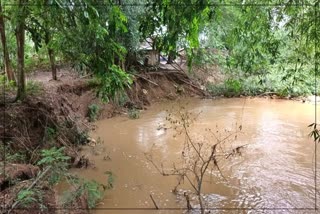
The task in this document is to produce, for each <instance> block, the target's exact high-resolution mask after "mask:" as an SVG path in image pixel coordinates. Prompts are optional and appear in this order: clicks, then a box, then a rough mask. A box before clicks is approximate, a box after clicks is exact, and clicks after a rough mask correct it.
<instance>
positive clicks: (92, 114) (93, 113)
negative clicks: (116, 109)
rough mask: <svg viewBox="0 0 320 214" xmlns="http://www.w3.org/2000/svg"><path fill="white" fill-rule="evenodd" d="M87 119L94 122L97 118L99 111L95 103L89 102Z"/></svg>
mask: <svg viewBox="0 0 320 214" xmlns="http://www.w3.org/2000/svg"><path fill="white" fill-rule="evenodd" d="M88 108H89V112H88V114H89V121H90V122H94V121H96V120H97V117H98V114H99V111H100V107H99V106H98V105H96V104H91V105H90V106H89V107H88Z"/></svg>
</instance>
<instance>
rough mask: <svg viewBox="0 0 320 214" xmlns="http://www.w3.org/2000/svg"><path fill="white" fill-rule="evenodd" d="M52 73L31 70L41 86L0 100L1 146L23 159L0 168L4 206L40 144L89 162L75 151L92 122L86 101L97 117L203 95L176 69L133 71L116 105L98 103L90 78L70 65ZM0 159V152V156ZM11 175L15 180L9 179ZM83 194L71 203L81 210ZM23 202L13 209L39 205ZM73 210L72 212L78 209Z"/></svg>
mask: <svg viewBox="0 0 320 214" xmlns="http://www.w3.org/2000/svg"><path fill="white" fill-rule="evenodd" d="M58 78H59V80H58V81H52V80H51V73H50V72H37V73H34V74H32V75H30V76H29V77H28V81H31V80H32V81H34V82H37V83H38V84H41V85H42V87H41V90H39V91H37V93H36V94H34V95H29V96H28V97H27V98H26V99H25V100H24V101H22V102H16V103H6V104H5V105H1V106H0V112H1V115H0V121H1V122H0V135H1V141H2V142H3V145H5V146H6V151H7V152H10V153H11V154H15V153H18V152H19V153H20V154H22V155H23V156H24V160H21V161H19V160H14V161H13V162H14V163H19V162H20V164H12V163H10V164H9V165H8V164H6V166H5V169H3V170H2V171H1V176H2V177H1V176H0V187H1V192H0V200H2V202H4V203H1V204H2V206H1V208H4V207H6V208H10V207H11V206H12V204H13V203H14V201H15V200H16V199H15V198H16V195H17V192H19V190H21V188H24V187H26V186H28V184H29V185H30V182H31V181H32V178H34V177H35V176H36V175H37V173H38V172H39V171H40V169H39V168H38V167H37V166H34V165H35V164H36V163H37V161H38V160H39V159H40V155H39V152H40V151H41V150H42V149H48V148H51V147H53V146H55V147H58V148H59V147H62V146H64V147H65V148H66V149H65V153H66V155H68V156H70V157H71V161H70V165H71V166H73V167H84V166H85V167H87V166H88V165H89V161H88V160H87V158H86V157H84V156H81V155H80V152H79V151H80V146H79V145H82V144H85V143H88V140H89V139H88V138H87V135H86V133H87V132H88V130H90V129H91V128H92V125H91V124H90V123H89V122H88V121H89V118H88V107H89V106H90V105H91V104H97V105H99V107H100V109H101V110H100V112H99V115H98V116H99V117H98V118H99V119H101V118H106V117H107V118H109V117H113V116H115V115H117V114H121V113H125V112H126V111H127V108H138V109H146V108H147V107H148V105H150V104H151V103H154V102H157V101H160V100H163V99H176V98H178V97H183V96H199V97H201V96H205V95H206V94H205V92H203V91H202V90H201V88H200V85H199V84H197V83H196V82H194V81H192V80H191V79H190V78H189V77H188V76H187V75H186V74H185V73H183V72H179V71H156V72H140V73H139V74H136V75H135V79H134V83H133V85H132V86H131V89H127V91H126V92H127V98H128V99H127V100H126V102H125V103H124V104H123V105H122V106H120V105H119V104H115V103H113V102H110V103H102V101H101V100H100V99H99V98H97V97H96V86H95V85H94V84H89V83H88V81H89V79H90V78H89V77H87V78H81V77H79V76H78V75H77V74H76V73H75V72H72V71H71V69H62V70H61V71H60V72H59V75H58ZM9 94H10V93H9ZM52 130H53V131H52ZM50 131H51V133H50ZM2 149H3V147H2ZM3 160H4V156H3V152H2V155H1V156H0V161H1V162H3ZM2 165H3V164H2ZM13 180H14V181H16V182H11V181H13ZM9 184H10V185H9ZM38 188H42V189H43V191H44V192H45V195H48V196H50V197H48V198H47V197H44V199H43V203H44V204H45V205H46V206H47V207H48V208H54V207H55V206H56V198H55V197H54V195H55V194H54V192H53V190H51V189H50V188H48V187H47V185H45V184H43V185H42V186H40V187H38ZM85 197H86V196H85V195H84V196H82V197H81V198H80V199H79V200H78V201H76V202H75V204H73V205H72V207H73V208H74V210H77V209H79V208H80V210H82V211H81V212H83V213H87V210H86V208H87V207H86V206H87V205H86V203H85V201H86V199H85ZM4 198H5V201H4ZM29 208H34V209H36V211H35V210H33V211H32V212H28V211H26V210H23V209H22V210H21V209H18V210H15V213H33V212H34V213H39V212H40V211H41V210H40V211H39V207H38V205H37V204H30V205H29ZM80 210H78V211H79V212H80ZM29 211H30V210H29ZM47 211H48V210H47ZM78 211H74V213H79V212H78ZM44 212H45V211H44ZM50 213H57V210H50ZM59 213H61V212H60V211H59ZM62 213H63V212H62ZM68 213H70V212H69V211H68Z"/></svg>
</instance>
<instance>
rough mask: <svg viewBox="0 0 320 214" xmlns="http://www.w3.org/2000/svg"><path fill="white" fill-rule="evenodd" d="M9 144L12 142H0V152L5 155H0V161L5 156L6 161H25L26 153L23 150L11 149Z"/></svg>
mask: <svg viewBox="0 0 320 214" xmlns="http://www.w3.org/2000/svg"><path fill="white" fill-rule="evenodd" d="M10 144H12V142H8V143H7V145H5V144H3V143H1V144H0V154H4V153H5V154H6V155H5V156H1V157H0V161H4V158H5V161H6V162H7V163H26V161H27V157H26V154H25V153H23V152H15V151H12V149H11V148H10Z"/></svg>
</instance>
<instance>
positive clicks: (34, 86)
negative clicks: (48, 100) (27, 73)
mask: <svg viewBox="0 0 320 214" xmlns="http://www.w3.org/2000/svg"><path fill="white" fill-rule="evenodd" d="M42 90H43V86H42V85H41V83H39V82H36V81H32V80H30V81H28V82H27V86H26V91H27V93H28V94H30V95H39V94H40V93H41V91H42Z"/></svg>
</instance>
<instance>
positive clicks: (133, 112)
mask: <svg viewBox="0 0 320 214" xmlns="http://www.w3.org/2000/svg"><path fill="white" fill-rule="evenodd" d="M128 116H129V118H130V119H139V117H140V111H139V110H138V109H136V108H130V109H128Z"/></svg>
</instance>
